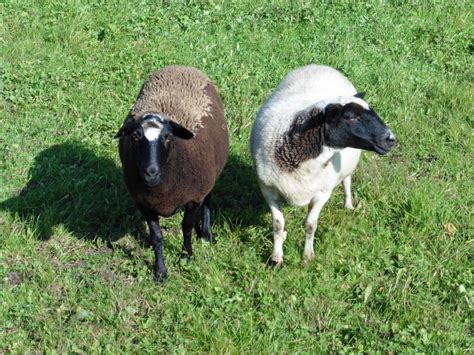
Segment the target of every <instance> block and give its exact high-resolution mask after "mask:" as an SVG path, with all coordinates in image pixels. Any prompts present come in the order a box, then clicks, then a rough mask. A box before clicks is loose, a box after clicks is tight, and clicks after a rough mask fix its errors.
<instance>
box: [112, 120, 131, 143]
mask: <svg viewBox="0 0 474 355" xmlns="http://www.w3.org/2000/svg"><path fill="white" fill-rule="evenodd" d="M134 126H135V121H134V120H133V118H131V117H129V118H127V120H126V121H125V122H124V123H123V125H122V127H120V129H119V130H118V132H117V134H116V135H115V136H114V138H120V137H123V136H127V135H129V134H130V133H132V131H133V127H134Z"/></svg>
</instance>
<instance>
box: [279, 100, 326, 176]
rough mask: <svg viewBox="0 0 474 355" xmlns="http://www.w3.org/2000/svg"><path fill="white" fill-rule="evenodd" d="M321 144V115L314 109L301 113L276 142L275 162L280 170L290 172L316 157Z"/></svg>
mask: <svg viewBox="0 0 474 355" xmlns="http://www.w3.org/2000/svg"><path fill="white" fill-rule="evenodd" d="M323 144H324V118H323V115H322V114H321V113H320V112H319V111H315V109H312V110H307V111H303V112H301V113H300V114H298V115H297V116H296V117H295V120H294V121H293V123H292V124H291V126H290V127H289V128H288V130H287V131H286V132H285V133H284V134H283V136H282V137H281V138H280V139H279V140H278V141H277V144H276V148H275V160H276V162H277V164H278V166H279V167H280V169H282V170H285V171H288V172H292V171H294V170H296V169H297V168H298V167H299V166H300V164H301V163H303V162H305V161H306V160H309V159H314V158H316V157H318V156H319V155H320V154H321V150H322V147H323Z"/></svg>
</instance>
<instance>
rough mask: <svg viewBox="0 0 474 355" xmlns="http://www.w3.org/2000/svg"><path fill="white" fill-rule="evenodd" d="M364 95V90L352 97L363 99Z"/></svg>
mask: <svg viewBox="0 0 474 355" xmlns="http://www.w3.org/2000/svg"><path fill="white" fill-rule="evenodd" d="M364 96H365V92H358V93H357V94H355V95H354V97H357V98H359V99H363V98H364Z"/></svg>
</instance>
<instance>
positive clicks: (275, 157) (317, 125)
mask: <svg viewBox="0 0 474 355" xmlns="http://www.w3.org/2000/svg"><path fill="white" fill-rule="evenodd" d="M363 96H364V94H357V91H356V89H355V88H354V86H353V85H352V84H351V82H350V81H349V80H348V79H347V78H346V77H345V76H344V75H342V74H341V73H339V72H338V71H337V70H335V69H332V68H330V67H326V66H320V65H307V66H304V67H301V68H298V69H296V70H294V71H292V72H290V73H289V74H288V75H287V76H286V77H285V78H284V79H283V80H282V82H281V83H280V85H279V86H278V87H277V89H276V90H275V91H274V92H273V94H272V95H271V96H270V97H269V98H268V100H267V101H266V102H265V104H264V105H263V106H262V108H261V109H260V111H259V112H258V114H257V117H256V120H255V123H254V126H253V129H252V134H251V139H250V144H251V149H252V157H253V161H254V166H255V169H256V173H257V177H258V182H259V185H260V188H261V190H262V194H263V196H264V197H265V200H266V201H267V203H268V205H269V206H270V209H271V212H272V218H273V237H274V245H273V254H272V260H273V261H274V262H275V263H281V262H282V261H283V242H284V240H285V239H286V234H287V233H286V231H285V219H284V217H283V213H282V209H281V202H282V201H283V200H286V201H287V202H288V203H289V204H291V205H293V206H306V205H309V210H308V215H307V218H306V222H305V234H306V241H305V248H304V257H305V259H307V260H310V259H312V258H313V257H314V248H313V237H314V233H315V231H316V226H317V221H318V218H319V213H320V212H321V209H322V208H323V206H324V204H325V203H326V202H327V201H328V199H329V197H330V196H331V192H332V190H333V189H334V188H335V187H336V186H337V185H338V184H340V183H341V182H343V184H344V194H345V207H347V208H350V209H352V208H353V207H352V198H351V175H352V174H353V172H354V170H355V168H356V166H357V163H358V162H359V157H360V153H361V151H360V149H365V150H371V151H375V152H377V153H379V154H385V153H387V152H388V151H389V150H390V149H391V148H392V147H393V146H394V145H395V142H396V140H395V136H394V135H393V133H392V131H391V130H390V129H389V128H388V127H387V126H386V125H385V124H384V123H383V121H382V120H381V119H380V118H379V117H378V116H377V114H376V113H375V112H374V111H373V110H372V109H371V108H370V107H369V106H368V104H367V103H366V102H365V101H364V100H362V98H363Z"/></svg>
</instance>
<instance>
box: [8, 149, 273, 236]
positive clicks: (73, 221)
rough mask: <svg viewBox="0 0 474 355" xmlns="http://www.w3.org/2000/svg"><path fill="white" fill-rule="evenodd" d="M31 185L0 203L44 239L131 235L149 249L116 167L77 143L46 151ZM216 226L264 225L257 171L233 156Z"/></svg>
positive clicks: (217, 199)
mask: <svg viewBox="0 0 474 355" xmlns="http://www.w3.org/2000/svg"><path fill="white" fill-rule="evenodd" d="M29 175H30V180H29V182H28V184H27V185H26V186H25V187H24V188H23V189H22V190H21V191H20V192H19V194H18V195H17V196H14V197H12V198H10V199H8V200H6V201H4V202H1V203H0V208H1V209H2V210H8V211H10V212H11V213H17V214H18V215H19V216H20V218H22V219H24V220H26V221H28V222H29V223H34V225H35V227H36V229H37V232H38V235H39V237H40V238H41V239H43V240H47V239H49V238H50V237H51V235H52V234H53V228H55V227H56V226H58V225H63V226H64V227H65V228H66V230H67V231H68V232H70V233H72V234H74V236H76V237H78V238H85V239H95V238H101V239H102V240H104V241H106V242H108V243H110V242H114V241H116V240H117V239H120V238H121V237H123V236H124V235H125V234H127V233H130V234H132V235H133V236H134V237H135V238H136V239H137V240H138V241H139V242H140V243H145V244H147V241H146V239H147V236H146V230H145V229H144V225H143V223H141V222H140V214H139V212H138V211H137V210H136V208H135V207H134V206H133V204H132V201H131V199H130V197H129V195H128V192H127V190H126V188H125V184H124V183H123V177H122V171H121V169H120V167H119V166H117V165H116V164H115V163H114V161H112V160H111V159H108V158H105V157H99V156H97V155H96V153H94V152H93V151H92V150H90V149H88V148H86V147H84V146H82V145H81V144H80V143H78V142H70V143H63V144H59V145H54V146H52V147H50V148H48V149H45V150H44V151H42V152H41V153H40V154H39V155H38V156H37V157H36V158H35V161H34V165H33V167H32V168H31V170H30V172H29ZM212 204H213V209H214V211H216V212H217V215H216V217H217V218H215V221H214V223H213V224H214V226H215V227H217V226H219V225H221V224H222V223H225V222H230V224H231V225H232V226H233V228H237V227H238V226H242V227H245V226H249V225H255V224H260V223H261V222H260V217H261V215H262V213H265V212H267V211H266V205H265V204H264V201H263V197H262V196H261V194H260V190H259V187H258V184H257V181H256V179H255V175H254V173H253V170H252V166H251V165H250V164H247V163H246V162H245V161H244V160H243V159H242V158H241V157H239V156H237V155H231V156H230V157H229V160H228V162H227V165H226V167H225V169H224V171H223V172H222V174H221V176H220V178H219V179H218V181H217V183H216V186H215V188H214V191H213V203H212Z"/></svg>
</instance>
